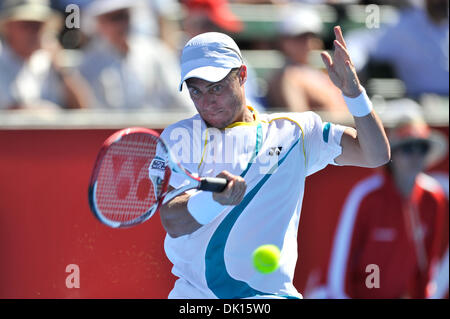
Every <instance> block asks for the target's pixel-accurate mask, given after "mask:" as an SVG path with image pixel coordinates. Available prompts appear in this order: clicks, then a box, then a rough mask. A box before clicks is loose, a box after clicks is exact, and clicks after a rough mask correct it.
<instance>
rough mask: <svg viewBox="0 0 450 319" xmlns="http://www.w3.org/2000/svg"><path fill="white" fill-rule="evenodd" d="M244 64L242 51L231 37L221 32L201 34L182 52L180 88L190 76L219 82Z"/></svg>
mask: <svg viewBox="0 0 450 319" xmlns="http://www.w3.org/2000/svg"><path fill="white" fill-rule="evenodd" d="M242 64H244V62H243V60H242V55H241V51H240V50H239V47H238V46H237V44H236V42H234V40H233V39H232V38H231V37H229V36H228V35H226V34H224V33H220V32H207V33H202V34H199V35H197V36H195V37H193V38H192V39H191V40H189V42H188V43H186V45H185V46H184V48H183V52H182V53H181V81H180V86H179V90H180V91H181V90H182V88H183V83H184V81H186V80H187V79H190V78H199V79H202V80H205V81H208V82H218V81H220V80H222V79H224V78H225V77H226V76H227V75H228V73H229V72H230V71H231V69H234V68H239V67H241V66H242Z"/></svg>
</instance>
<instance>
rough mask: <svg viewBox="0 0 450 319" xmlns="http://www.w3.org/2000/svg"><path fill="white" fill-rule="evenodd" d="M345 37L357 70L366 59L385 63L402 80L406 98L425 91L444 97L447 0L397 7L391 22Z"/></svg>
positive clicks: (447, 46)
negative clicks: (395, 18)
mask: <svg viewBox="0 0 450 319" xmlns="http://www.w3.org/2000/svg"><path fill="white" fill-rule="evenodd" d="M346 37H347V44H348V47H349V51H350V52H353V54H352V59H353V60H354V61H355V67H356V68H357V71H360V70H362V69H363V68H364V67H365V66H366V65H367V63H368V61H370V60H372V61H375V62H382V63H388V64H390V65H391V66H392V67H393V69H394V72H395V74H396V76H397V77H398V78H399V79H400V80H402V81H403V82H404V84H405V87H406V94H407V95H408V96H409V97H412V98H415V99H418V98H420V96H421V95H422V94H427V93H433V94H438V95H443V96H448V94H449V16H448V0H425V1H424V6H423V7H421V6H417V5H414V6H407V7H405V8H403V9H400V12H399V17H398V20H397V21H396V22H395V23H394V24H392V25H385V26H383V27H382V28H381V29H379V30H377V29H368V30H361V31H359V32H357V31H354V32H353V35H352V34H348V35H346ZM356 55H357V56H356Z"/></svg>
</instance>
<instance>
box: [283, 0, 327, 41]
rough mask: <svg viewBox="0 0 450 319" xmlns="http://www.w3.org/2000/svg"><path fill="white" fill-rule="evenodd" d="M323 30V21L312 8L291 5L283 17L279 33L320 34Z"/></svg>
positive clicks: (290, 34) (291, 34)
mask: <svg viewBox="0 0 450 319" xmlns="http://www.w3.org/2000/svg"><path fill="white" fill-rule="evenodd" d="M322 30H323V23H322V19H321V18H320V16H319V14H318V13H317V11H316V10H315V9H314V8H311V7H310V6H303V5H289V6H288V7H287V8H285V10H284V12H283V13H282V15H281V22H280V24H279V32H280V33H281V34H283V35H287V36H297V35H301V34H305V33H314V34H320V33H321V32H322Z"/></svg>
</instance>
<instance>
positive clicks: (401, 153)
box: [327, 104, 448, 298]
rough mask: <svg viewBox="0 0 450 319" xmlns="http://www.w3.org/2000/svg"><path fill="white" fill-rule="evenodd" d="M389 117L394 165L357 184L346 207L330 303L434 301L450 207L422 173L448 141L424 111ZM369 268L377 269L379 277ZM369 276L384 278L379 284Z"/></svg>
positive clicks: (334, 251)
mask: <svg viewBox="0 0 450 319" xmlns="http://www.w3.org/2000/svg"><path fill="white" fill-rule="evenodd" d="M390 112H392V118H391V121H392V122H393V126H392V128H390V129H388V130H387V134H388V138H389V141H390V144H391V152H392V161H391V162H390V163H389V164H388V165H387V166H385V167H384V170H383V171H380V172H379V173H377V174H375V175H373V176H371V177H369V178H367V179H365V180H363V181H361V182H360V183H358V184H357V185H356V186H355V187H354V188H353V190H352V191H351V192H350V195H349V196H348V198H347V200H346V203H345V205H344V208H343V211H342V213H341V217H340V222H339V223H338V227H337V230H336V235H335V240H334V245H333V249H332V254H331V260H330V264H329V270H328V287H327V295H328V296H327V297H328V298H427V297H430V296H431V294H432V293H433V292H432V289H430V288H431V286H430V282H431V281H430V280H431V278H432V276H433V272H434V270H435V266H436V262H437V261H438V259H439V258H440V255H439V254H441V253H442V249H441V247H442V243H443V241H444V238H443V232H442V231H443V230H444V224H443V222H444V220H445V219H444V218H445V214H446V210H447V205H448V204H447V199H446V196H445V193H444V191H443V189H442V188H441V186H440V184H439V183H438V181H436V180H435V179H433V178H432V177H431V176H428V175H426V174H424V173H423V172H424V170H425V169H426V168H428V167H431V166H432V165H433V164H436V163H437V162H439V161H440V160H441V159H443V157H444V156H445V154H446V153H447V141H446V140H445V138H444V137H443V136H442V135H440V134H438V133H437V132H434V131H431V130H430V129H429V127H428V126H427V124H426V123H425V122H424V120H423V118H422V117H421V113H420V106H419V105H417V104H416V107H415V108H412V107H411V106H407V107H405V108H402V109H397V110H394V109H392V111H390ZM447 242H448V239H447ZM368 265H376V266H377V267H378V270H379V272H378V275H377V274H376V273H375V270H374V269H373V268H370V269H369V271H368V270H367V266H368ZM447 272H448V269H447ZM369 275H376V276H379V277H378V278H379V281H378V284H377V279H375V278H374V277H372V278H369V280H368V279H367V278H368V276H369ZM447 278H448V275H447ZM368 282H369V284H368ZM371 285H373V286H371Z"/></svg>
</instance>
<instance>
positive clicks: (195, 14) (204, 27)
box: [181, 0, 244, 39]
mask: <svg viewBox="0 0 450 319" xmlns="http://www.w3.org/2000/svg"><path fill="white" fill-rule="evenodd" d="M181 3H182V4H184V6H185V8H186V10H187V13H186V15H185V17H184V19H183V30H184V31H185V32H186V36H187V38H189V39H190V38H192V37H195V36H196V35H198V34H200V33H205V32H224V33H238V32H241V31H242V30H243V28H244V25H243V24H242V22H241V21H240V20H239V18H238V17H237V16H236V15H235V14H234V13H233V12H232V11H231V10H230V8H229V6H228V1H227V0H181Z"/></svg>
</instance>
